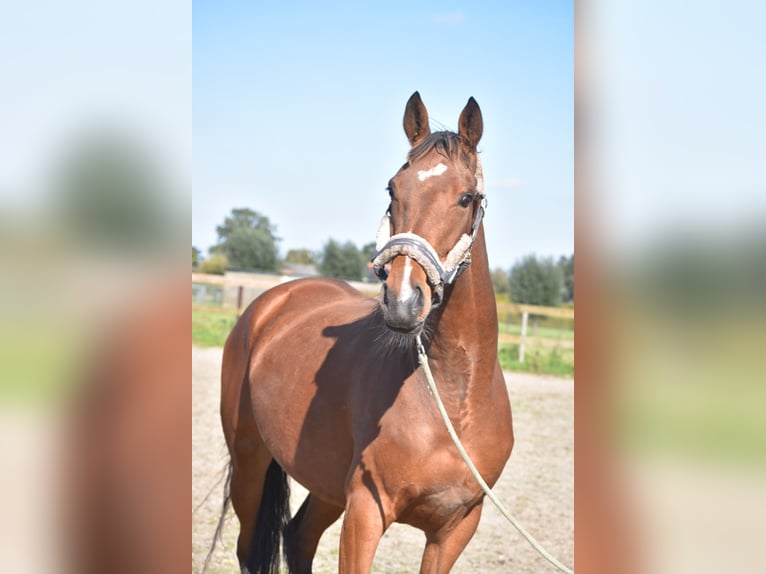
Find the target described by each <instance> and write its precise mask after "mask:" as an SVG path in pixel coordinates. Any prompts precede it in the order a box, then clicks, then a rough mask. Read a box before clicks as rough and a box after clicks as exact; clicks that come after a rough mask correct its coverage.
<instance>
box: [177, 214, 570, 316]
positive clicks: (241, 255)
mask: <svg viewBox="0 0 766 574" xmlns="http://www.w3.org/2000/svg"><path fill="white" fill-rule="evenodd" d="M216 232H217V234H218V242H217V243H216V244H215V245H214V246H213V247H211V248H210V249H209V256H208V257H207V258H206V259H203V258H202V254H201V252H200V250H199V249H197V248H196V247H193V246H192V267H193V268H195V269H198V270H199V271H201V272H203V273H217V274H223V273H224V272H225V271H227V270H237V271H265V272H276V271H279V270H280V269H281V268H282V267H283V266H285V265H286V264H300V265H311V266H314V267H316V269H317V271H318V272H319V274H321V275H322V276H324V277H334V278H338V279H347V280H352V281H360V280H363V279H365V278H368V277H371V275H370V272H369V268H368V262H369V261H370V260H371V259H372V257H373V256H374V255H375V243H374V242H371V243H368V244H366V245H364V246H362V247H361V248H359V247H357V246H356V245H355V244H354V243H353V242H351V241H346V242H340V241H337V240H335V239H330V240H328V241H327V242H326V243H325V244H324V246H323V247H322V249H321V250H320V251H317V252H314V251H311V250H309V249H291V250H289V251H288V252H287V254H286V255H285V257H284V258H280V256H279V249H278V243H279V241H280V238H279V237H278V236H277V235H276V233H277V229H276V226H275V225H273V224H272V223H271V222H270V221H269V219H268V217H266V216H264V215H262V214H260V213H258V212H257V211H253V210H252V209H249V208H235V209H232V211H231V213H230V214H229V215H228V216H227V217H226V218H225V219H224V221H223V223H222V224H221V225H219V226H217V227H216ZM492 284H493V286H494V288H495V293H496V294H497V295H498V296H499V297H501V298H503V297H506V298H508V299H510V300H511V301H513V302H515V303H523V304H527V305H541V306H546V307H557V306H560V305H561V304H565V303H573V302H574V254H572V255H570V256H561V257H559V258H558V259H557V260H555V259H554V258H552V257H539V256H537V255H534V254H531V255H527V256H525V257H523V258H521V259H520V260H519V261H517V262H516V263H515V264H514V265H513V266H512V267H511V268H510V269H509V270H507V271H506V270H505V269H500V268H498V269H495V270H494V271H492Z"/></svg>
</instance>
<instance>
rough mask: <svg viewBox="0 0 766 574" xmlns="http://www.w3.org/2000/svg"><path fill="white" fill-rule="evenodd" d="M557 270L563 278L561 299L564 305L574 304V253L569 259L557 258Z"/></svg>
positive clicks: (564, 257)
mask: <svg viewBox="0 0 766 574" xmlns="http://www.w3.org/2000/svg"><path fill="white" fill-rule="evenodd" d="M559 268H560V269H561V274H562V275H563V277H564V290H563V293H562V294H561V298H562V300H563V301H564V303H574V253H572V255H570V256H569V257H566V256H564V255H562V256H561V257H559Z"/></svg>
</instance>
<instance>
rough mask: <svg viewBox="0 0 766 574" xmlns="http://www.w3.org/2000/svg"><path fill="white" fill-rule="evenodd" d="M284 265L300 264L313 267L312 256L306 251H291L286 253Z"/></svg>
mask: <svg viewBox="0 0 766 574" xmlns="http://www.w3.org/2000/svg"><path fill="white" fill-rule="evenodd" d="M285 263H300V264H302V265H313V264H314V263H316V261H314V254H313V253H312V252H311V251H309V250H308V249H291V250H290V251H288V252H287V256H286V257H285Z"/></svg>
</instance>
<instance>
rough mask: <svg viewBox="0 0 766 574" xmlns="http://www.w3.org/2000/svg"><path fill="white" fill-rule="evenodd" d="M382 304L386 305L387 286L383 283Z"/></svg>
mask: <svg viewBox="0 0 766 574" xmlns="http://www.w3.org/2000/svg"><path fill="white" fill-rule="evenodd" d="M383 304H384V305H388V284H387V283H383Z"/></svg>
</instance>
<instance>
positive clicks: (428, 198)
mask: <svg viewBox="0 0 766 574" xmlns="http://www.w3.org/2000/svg"><path fill="white" fill-rule="evenodd" d="M482 130H483V123H482V117H481V110H480V109H479V105H478V104H477V103H476V100H474V99H473V98H470V99H469V100H468V103H467V104H466V106H465V108H463V111H462V113H461V114H460V120H459V122H458V133H453V132H446V131H441V132H435V133H431V130H430V128H429V125H428V112H427V111H426V108H425V106H424V105H423V102H422V100H421V99H420V94H418V92H415V93H414V94H412V96H411V97H410V99H409V101H408V102H407V107H406V109H405V112H404V131H405V133H406V134H407V138H408V139H409V141H410V144H411V146H412V148H411V149H410V152H409V154H408V156H407V162H406V163H405V164H404V165H403V166H402V168H401V169H400V170H399V171H398V172H397V173H396V175H395V176H394V177H393V178H391V180H390V181H389V184H388V192H389V195H390V196H391V205H390V207H389V212H388V213H387V216H386V217H384V219H383V221H382V222H381V228H380V230H379V232H378V245H377V248H378V253H377V255H376V256H375V258H374V259H373V266H374V268H375V269H376V271H377V272H378V275H379V276H380V277H381V278H383V279H385V283H384V284H383V287H382V289H381V297H380V303H381V308H382V310H383V317H384V320H385V322H386V325H387V326H388V327H389V328H390V329H392V330H394V331H398V332H401V333H408V334H418V333H420V331H421V329H422V328H423V325H424V323H425V321H426V318H427V317H428V314H429V313H430V312H431V310H432V309H433V308H434V307H435V306H438V305H439V304H441V302H442V297H443V291H444V288H445V286H447V285H449V284H450V283H452V281H454V280H455V279H456V278H457V276H458V275H459V274H460V272H462V271H463V270H464V269H465V267H466V266H467V265H468V264H469V263H470V248H471V244H472V243H473V240H474V239H475V237H476V233H477V231H478V227H479V225H480V223H481V217H482V215H483V213H484V193H483V177H482V174H481V163H480V161H479V158H478V156H477V152H476V145H477V144H478V143H479V139H480V138H481V134H482Z"/></svg>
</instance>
